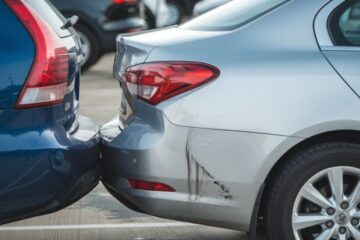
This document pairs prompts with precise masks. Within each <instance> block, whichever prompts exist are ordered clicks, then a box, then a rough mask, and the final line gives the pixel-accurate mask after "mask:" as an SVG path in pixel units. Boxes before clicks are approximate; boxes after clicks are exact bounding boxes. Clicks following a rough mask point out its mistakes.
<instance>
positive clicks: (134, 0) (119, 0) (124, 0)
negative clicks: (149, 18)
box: [113, 0, 139, 4]
mask: <svg viewBox="0 0 360 240" xmlns="http://www.w3.org/2000/svg"><path fill="white" fill-rule="evenodd" d="M138 2H139V0H113V3H115V4H124V3H129V4H135V3H138Z"/></svg>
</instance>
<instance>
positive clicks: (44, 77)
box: [5, 0, 69, 108]
mask: <svg viewBox="0 0 360 240" xmlns="http://www.w3.org/2000/svg"><path fill="white" fill-rule="evenodd" d="M5 2H6V3H7V5H8V6H9V7H10V8H11V9H12V10H13V12H14V13H15V14H16V15H17V17H18V18H19V19H20V21H21V22H22V23H23V24H24V26H25V27H26V29H27V30H28V32H29V33H30V35H31V36H32V38H33V41H34V43H35V48H36V54H35V59H34V62H33V66H32V68H31V71H30V75H29V76H28V79H27V81H26V84H25V86H24V88H23V89H22V91H21V93H20V96H19V98H18V101H17V103H16V108H33V107H42V106H49V105H54V104H59V103H61V102H62V101H63V99H64V96H65V92H66V89H67V78H68V71H69V55H68V52H67V49H66V47H65V46H64V45H63V44H61V42H60V38H59V37H58V36H57V34H56V33H55V32H54V30H53V29H52V28H51V27H50V26H49V25H48V24H47V23H46V22H45V21H44V20H43V19H42V18H41V16H39V15H38V13H36V12H35V10H34V9H32V8H31V6H30V5H28V4H27V3H26V2H25V1H24V0H5Z"/></svg>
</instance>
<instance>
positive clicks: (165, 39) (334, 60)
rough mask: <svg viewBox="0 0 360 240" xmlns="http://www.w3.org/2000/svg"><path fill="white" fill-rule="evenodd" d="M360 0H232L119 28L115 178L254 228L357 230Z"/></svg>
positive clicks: (164, 206)
mask: <svg viewBox="0 0 360 240" xmlns="http://www.w3.org/2000/svg"><path fill="white" fill-rule="evenodd" d="M358 3H359V1H354V0H346V1H343V0H333V1H329V0H316V1H314V0H290V1H286V0H252V1H247V0H234V1H232V2H230V3H228V4H226V5H224V6H222V7H219V8H218V9H215V10H213V11H211V12H209V13H206V14H204V15H202V16H200V17H198V18H196V19H194V20H192V21H190V22H188V23H185V24H184V25H181V26H179V27H174V28H168V29H164V30H160V31H152V32H148V33H145V34H133V35H128V36H119V37H118V38H117V47H118V50H117V56H116V60H115V68H114V75H115V77H116V78H117V79H118V80H119V81H120V85H121V91H122V96H123V97H122V100H121V103H120V106H121V108H120V115H119V116H117V117H116V118H114V119H113V120H112V121H110V122H109V123H107V124H106V125H104V126H103V127H102V129H101V134H102V137H103V140H102V142H103V160H104V173H103V182H104V184H105V186H106V187H107V189H108V190H109V192H110V193H111V194H113V195H114V196H115V197H116V198H117V199H119V200H120V201H121V202H123V203H125V204H126V205H127V206H128V207H130V208H132V209H135V210H137V211H141V212H145V213H148V214H152V215H156V216H160V217H164V218H170V219H176V220H182V221H188V222H194V223H200V224H206V225H212V226H217V227H224V228H229V229H236V230H242V231H247V232H249V233H251V234H250V235H251V238H252V239H254V233H255V229H256V224H257V223H258V222H259V221H261V222H263V223H264V225H265V228H266V229H267V232H268V235H269V238H270V239H272V240H294V239H295V240H354V239H355V240H359V239H360V230H359V227H360V205H359V202H360V99H359V96H360V67H359V66H360V44H359V40H360V36H359V35H357V33H358V31H359V28H358V27H356V26H358V25H359V21H360V20H359V18H357V17H354V16H355V15H357V14H358V12H357V10H355V8H357V7H358ZM354 12H355V13H356V14H355V13H354ZM349 13H352V15H351V14H349ZM351 16H353V17H352V18H351ZM350 21H351V22H350ZM349 31H351V32H353V33H354V34H352V33H351V34H350V32H349Z"/></svg>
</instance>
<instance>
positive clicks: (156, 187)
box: [128, 179, 175, 192]
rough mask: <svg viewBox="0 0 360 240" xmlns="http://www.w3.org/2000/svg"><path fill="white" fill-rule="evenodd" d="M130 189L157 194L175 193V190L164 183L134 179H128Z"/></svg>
mask: <svg viewBox="0 0 360 240" xmlns="http://www.w3.org/2000/svg"><path fill="white" fill-rule="evenodd" d="M128 182H129V184H130V186H131V187H132V188H135V189H139V190H147V191H157V192H175V189H174V188H172V187H170V186H169V185H166V184H164V183H156V182H147V181H141V180H135V179H128Z"/></svg>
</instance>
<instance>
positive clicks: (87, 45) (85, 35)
mask: <svg viewBox="0 0 360 240" xmlns="http://www.w3.org/2000/svg"><path fill="white" fill-rule="evenodd" d="M76 30H77V32H78V36H79V38H80V42H81V43H82V44H83V51H84V52H83V55H84V60H83V63H82V66H81V69H82V71H86V70H87V69H88V68H89V67H91V66H92V65H94V64H95V63H96V62H97V61H98V60H99V59H100V57H101V55H102V54H101V50H100V43H99V41H98V39H97V37H96V35H95V34H94V33H93V31H92V30H91V29H90V28H88V27H87V26H85V25H84V24H81V23H78V24H76Z"/></svg>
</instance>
